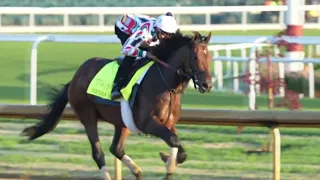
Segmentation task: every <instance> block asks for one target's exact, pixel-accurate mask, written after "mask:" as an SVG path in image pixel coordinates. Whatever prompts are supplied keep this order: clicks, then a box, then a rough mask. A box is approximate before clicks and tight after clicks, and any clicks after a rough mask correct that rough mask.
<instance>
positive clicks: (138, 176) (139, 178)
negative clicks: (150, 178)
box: [134, 171, 143, 180]
mask: <svg viewBox="0 0 320 180" xmlns="http://www.w3.org/2000/svg"><path fill="white" fill-rule="evenodd" d="M134 176H135V177H136V180H142V179H143V178H142V173H141V171H139V172H138V173H136V174H134Z"/></svg>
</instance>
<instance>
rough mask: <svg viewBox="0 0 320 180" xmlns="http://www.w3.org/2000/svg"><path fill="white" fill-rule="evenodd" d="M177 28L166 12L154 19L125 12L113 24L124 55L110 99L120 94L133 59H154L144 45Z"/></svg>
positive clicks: (158, 40) (153, 43)
mask: <svg viewBox="0 0 320 180" xmlns="http://www.w3.org/2000/svg"><path fill="white" fill-rule="evenodd" d="M177 30H178V25H177V22H176V20H175V19H174V18H173V17H172V14H171V13H170V12H168V13H167V14H166V15H161V16H159V17H157V18H156V19H155V18H153V17H149V16H145V15H133V14H126V15H123V16H121V18H120V19H119V20H118V21H117V22H116V24H115V34H116V35H117V37H118V38H119V39H120V41H121V44H122V46H123V47H122V49H121V52H122V54H124V55H125V57H124V59H123V60H122V63H121V64H120V67H119V70H118V72H117V75H116V78H115V84H114V86H113V89H112V99H117V98H119V97H120V96H121V93H120V90H121V88H122V87H123V86H124V84H125V83H126V79H127V76H128V74H129V72H130V69H131V67H132V65H133V63H134V61H135V60H136V59H137V58H139V59H141V58H150V59H154V56H153V55H152V54H151V53H150V52H147V49H146V47H145V46H154V45H156V44H158V43H159V42H160V41H161V39H163V38H170V34H172V33H175V32H176V31H177Z"/></svg>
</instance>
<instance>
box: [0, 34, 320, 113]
mask: <svg viewBox="0 0 320 180" xmlns="http://www.w3.org/2000/svg"><path fill="white" fill-rule="evenodd" d="M277 39H278V38H274V37H265V36H212V38H211V40H210V43H214V44H220V45H213V46H211V47H210V50H211V51H213V54H214V55H215V56H214V57H213V60H214V63H215V69H214V74H215V78H216V79H217V84H218V90H219V89H220V90H221V89H222V88H223V78H224V77H237V76H238V75H239V74H240V72H239V64H238V63H239V62H244V64H245V63H248V64H249V71H250V73H251V77H250V79H251V80H254V79H255V74H256V73H255V69H256V68H255V66H256V65H255V64H256V61H255V60H256V57H255V51H256V49H257V48H261V47H262V46H265V45H266V43H272V42H273V41H275V40H277ZM282 39H284V40H286V41H288V42H291V43H293V42H296V43H299V44H303V45H309V46H310V47H311V45H317V46H318V49H319V44H320V37H319V36H315V37H305V36H302V37H295V38H292V37H286V36H284V37H282ZM0 41H20V42H21V41H22V42H23V41H24V42H33V45H32V49H31V51H32V53H31V58H30V60H31V67H30V68H31V75H30V83H31V85H30V104H31V105H36V104H37V47H38V45H39V43H41V42H43V41H51V42H73V43H80V42H81V43H119V40H118V39H117V38H116V37H115V36H110V35H28V34H18V35H12V34H0ZM228 43H229V44H231V45H221V44H228ZM233 43H238V44H233ZM237 48H238V49H241V52H242V55H241V57H235V56H232V54H231V51H232V50H234V49H237ZM246 48H250V53H249V55H246ZM221 50H223V51H225V52H226V56H219V54H218V52H219V51H221ZM264 60H265V59H262V61H264ZM222 61H226V62H227V67H228V68H227V73H226V74H223V67H222ZM272 61H273V62H279V63H280V64H283V63H290V62H303V63H308V64H309V67H310V70H311V73H310V75H309V87H310V96H311V97H313V95H314V75H313V74H314V72H313V64H314V63H320V59H315V58H305V59H304V60H293V59H287V58H276V57H273V58H272ZM231 62H232V63H231ZM231 64H232V65H231ZM245 68H246V67H245V66H243V67H242V72H243V70H244V69H245ZM280 68H284V66H283V65H282V66H280ZM231 72H232V73H231ZM279 76H280V78H281V77H284V70H280V71H279ZM233 85H234V87H233V88H234V92H237V91H238V90H239V79H237V78H235V79H234V83H233ZM254 86H255V85H254V83H251V85H250V93H249V102H250V103H249V106H250V107H252V109H253V107H254V106H255V97H256V91H255V87H254Z"/></svg>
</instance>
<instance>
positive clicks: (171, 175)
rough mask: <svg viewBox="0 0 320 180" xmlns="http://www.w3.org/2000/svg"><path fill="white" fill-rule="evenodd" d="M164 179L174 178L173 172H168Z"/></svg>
mask: <svg viewBox="0 0 320 180" xmlns="http://www.w3.org/2000/svg"><path fill="white" fill-rule="evenodd" d="M163 180H173V174H172V173H167V174H166V177H165V178H163Z"/></svg>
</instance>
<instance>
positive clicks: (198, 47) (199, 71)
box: [191, 31, 213, 93]
mask: <svg viewBox="0 0 320 180" xmlns="http://www.w3.org/2000/svg"><path fill="white" fill-rule="evenodd" d="M193 34H194V35H193V38H192V39H193V42H194V43H195V45H194V51H195V53H196V56H197V58H196V62H195V63H194V65H193V66H192V67H191V69H193V72H194V74H193V82H194V83H195V85H196V86H198V89H199V91H200V92H201V93H204V92H210V90H211V89H212V86H213V83H212V78H211V73H210V65H211V61H212V55H211V53H210V51H209V49H208V43H209V41H210V38H211V32H209V34H208V36H206V37H203V36H201V34H200V33H199V32H197V31H194V32H193Z"/></svg>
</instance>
